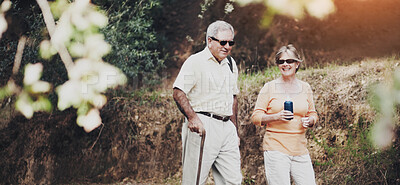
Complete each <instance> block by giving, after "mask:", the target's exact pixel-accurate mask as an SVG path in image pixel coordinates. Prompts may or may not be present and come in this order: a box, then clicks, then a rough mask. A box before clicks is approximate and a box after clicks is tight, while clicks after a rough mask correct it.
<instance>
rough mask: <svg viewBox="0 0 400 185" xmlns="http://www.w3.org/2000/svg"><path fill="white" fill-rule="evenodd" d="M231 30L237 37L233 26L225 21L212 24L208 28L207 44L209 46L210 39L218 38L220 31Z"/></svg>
mask: <svg viewBox="0 0 400 185" xmlns="http://www.w3.org/2000/svg"><path fill="white" fill-rule="evenodd" d="M225 30H230V31H231V32H232V35H233V36H235V32H234V30H233V27H232V25H230V24H229V23H227V22H225V21H215V22H213V23H211V24H210V25H209V26H208V28H207V35H206V43H207V44H208V38H209V37H216V36H217V34H218V32H219V31H225Z"/></svg>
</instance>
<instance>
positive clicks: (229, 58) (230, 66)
mask: <svg viewBox="0 0 400 185" xmlns="http://www.w3.org/2000/svg"><path fill="white" fill-rule="evenodd" d="M226 58H227V59H228V61H229V62H228V65H229V69H231V72H232V73H233V68H232V57H231V56H230V55H228V56H226Z"/></svg>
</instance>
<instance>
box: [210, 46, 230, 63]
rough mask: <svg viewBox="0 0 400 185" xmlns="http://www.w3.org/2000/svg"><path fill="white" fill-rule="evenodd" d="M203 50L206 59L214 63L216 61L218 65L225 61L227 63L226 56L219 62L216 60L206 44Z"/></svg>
mask: <svg viewBox="0 0 400 185" xmlns="http://www.w3.org/2000/svg"><path fill="white" fill-rule="evenodd" d="M204 52H205V55H206V56H207V59H208V60H212V61H214V62H216V63H218V64H220V65H223V64H225V63H228V59H227V58H226V57H225V58H224V59H223V60H222V61H221V63H219V62H218V61H217V59H216V58H215V57H214V55H213V54H212V53H211V51H210V49H208V47H207V46H206V48H205V49H204Z"/></svg>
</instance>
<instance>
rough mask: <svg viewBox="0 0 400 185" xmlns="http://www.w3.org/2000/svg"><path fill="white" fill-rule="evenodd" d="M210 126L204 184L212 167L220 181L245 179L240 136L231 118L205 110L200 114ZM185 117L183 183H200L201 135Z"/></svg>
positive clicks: (187, 184)
mask: <svg viewBox="0 0 400 185" xmlns="http://www.w3.org/2000/svg"><path fill="white" fill-rule="evenodd" d="M197 115H198V116H199V118H200V120H201V121H202V122H203V125H204V128H205V130H206V138H205V142H204V148H203V159H202V165H201V173H200V184H205V183H206V181H207V177H208V173H209V171H210V169H212V170H213V177H214V182H215V184H216V185H220V184H221V185H222V184H223V185H225V184H235V185H240V184H241V182H242V173H241V170H240V152H239V137H238V135H237V132H236V127H235V125H234V124H233V123H232V122H231V121H226V122H223V121H220V120H217V119H214V118H211V117H208V116H205V115H202V114H197ZM187 126H188V122H187V120H185V122H184V124H183V126H182V149H183V152H182V163H183V175H182V184H183V185H191V184H196V179H197V168H198V164H199V154H200V143H201V137H200V136H199V134H197V133H195V132H191V131H190V130H189V129H188V127H187Z"/></svg>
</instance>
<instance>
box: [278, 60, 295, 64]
mask: <svg viewBox="0 0 400 185" xmlns="http://www.w3.org/2000/svg"><path fill="white" fill-rule="evenodd" d="M285 62H286V63H288V64H292V63H295V62H297V60H293V59H287V60H278V61H276V63H277V64H283V63H285Z"/></svg>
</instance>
